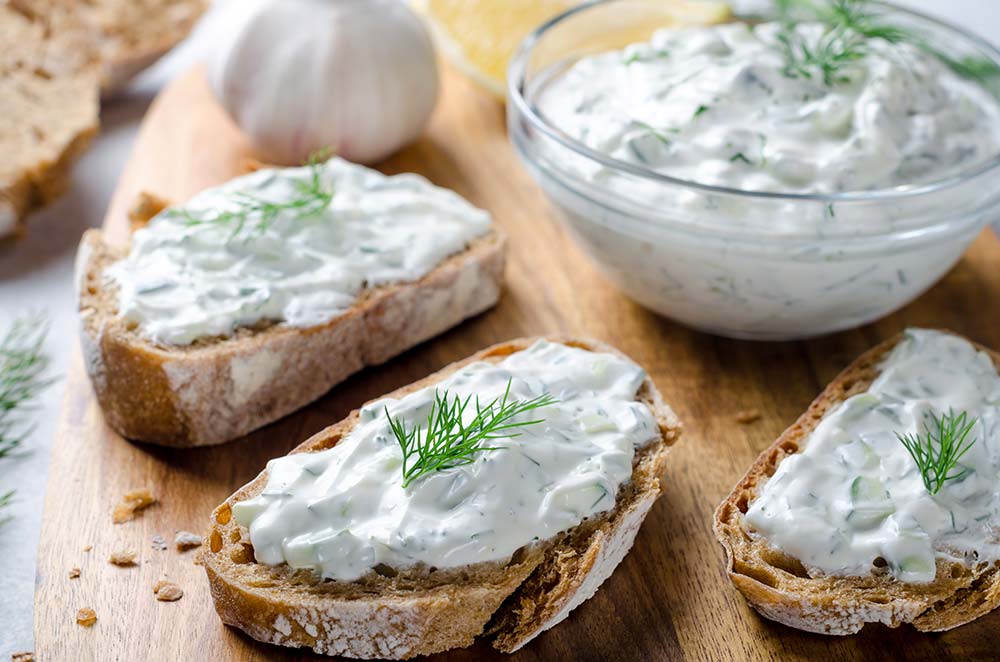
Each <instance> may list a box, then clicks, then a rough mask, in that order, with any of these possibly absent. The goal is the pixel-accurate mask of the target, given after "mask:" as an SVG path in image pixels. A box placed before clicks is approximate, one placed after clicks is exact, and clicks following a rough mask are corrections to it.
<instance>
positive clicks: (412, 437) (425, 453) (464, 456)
mask: <svg viewBox="0 0 1000 662" xmlns="http://www.w3.org/2000/svg"><path fill="white" fill-rule="evenodd" d="M510 386H511V380H507V388H506V390H505V391H504V394H503V396H502V397H499V398H494V399H493V400H492V401H491V402H490V403H489V404H487V405H482V404H480V402H479V397H478V396H477V397H476V399H475V407H476V415H475V417H473V418H472V420H471V421H469V422H468V423H464V422H463V419H464V415H465V412H466V410H467V409H468V407H469V404H470V403H471V402H472V396H471V395H470V396H468V397H466V398H465V399H464V400H463V399H462V398H461V397H459V396H457V395H456V396H455V397H454V398H451V397H450V395H449V393H448V391H447V390H446V391H444V392H438V391H435V392H434V402H433V404H432V405H431V411H430V413H429V414H428V415H427V425H426V427H422V426H419V425H417V426H415V427H413V428H409V429H407V427H406V422H405V421H403V420H401V419H394V418H393V417H392V416H391V415H390V414H389V409H388V407H386V408H385V416H386V418H387V419H388V420H389V426H390V427H391V428H392V432H393V434H394V435H395V436H396V441H397V442H398V443H399V447H400V449H401V450H402V451H403V487H404V488H405V487H408V486H409V485H410V484H411V483H412V482H413V481H415V480H417V479H418V478H420V477H422V476H424V475H425V474H429V473H432V472H435V471H445V470H447V469H454V468H455V467H461V466H464V465H466V464H471V463H472V462H474V461H475V456H476V455H477V454H479V453H483V452H486V451H494V450H501V448H498V447H496V446H490V445H489V442H490V441H491V440H493V439H503V438H510V437H516V436H518V433H517V432H516V430H517V429H519V428H523V427H526V426H528V425H536V424H538V423H541V422H543V420H544V419H536V420H530V421H520V422H514V419H515V418H516V417H517V416H519V415H521V414H524V413H526V412H529V411H532V410H535V409H539V408H541V407H548V406H549V405H553V404H555V403H556V402H558V401H557V400H555V399H554V398H552V396H550V395H549V394H548V393H545V394H542V395H540V396H538V397H537V398H532V399H531V400H524V401H518V400H511V399H510Z"/></svg>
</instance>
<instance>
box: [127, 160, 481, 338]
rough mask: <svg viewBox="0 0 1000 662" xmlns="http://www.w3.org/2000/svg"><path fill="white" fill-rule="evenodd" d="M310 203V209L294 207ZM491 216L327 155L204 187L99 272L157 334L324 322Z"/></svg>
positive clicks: (472, 234) (428, 262)
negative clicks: (296, 165) (312, 161)
mask: <svg viewBox="0 0 1000 662" xmlns="http://www.w3.org/2000/svg"><path fill="white" fill-rule="evenodd" d="M314 177H315V178H316V179H315V180H314V179H313V178H314ZM310 186H314V190H313V191H312V193H311V196H312V197H310V194H308V193H304V192H306V191H308V189H309V187H310ZM296 200H300V201H301V202H302V203H303V204H302V206H300V207H296V206H295V205H294V201H296ZM310 206H313V207H312V208H313V209H314V210H315V211H316V212H317V213H304V212H303V210H308V208H309V207H310ZM247 209H252V210H254V213H252V214H250V215H248V216H246V217H243V216H241V215H240V213H239V212H241V211H245V210H247ZM490 223H491V221H490V217H489V215H488V214H487V213H486V212H484V211H482V210H479V209H476V208H475V207H473V206H472V205H470V204H469V203H468V202H466V201H465V200H464V199H462V198H461V197H460V196H458V195H457V194H455V193H453V192H451V191H449V190H446V189H443V188H439V187H436V186H433V185H432V184H431V183H430V182H428V181H427V180H426V179H424V178H423V177H420V176H418V175H413V174H403V175H396V176H392V177H389V176H385V175H383V174H381V173H379V172H377V171H375V170H371V169H368V168H364V167H362V166H358V165H355V164H352V163H349V162H347V161H344V160H342V159H339V158H334V159H331V160H329V161H327V162H326V163H322V164H317V165H314V166H308V167H302V168H282V169H267V170H259V171H257V172H254V173H252V174H249V175H245V176H243V177H238V178H236V179H234V180H232V181H230V182H228V183H226V184H224V185H222V186H219V187H217V188H212V189H208V190H206V191H203V192H202V193H200V194H198V195H196V196H195V197H194V198H192V199H191V200H190V202H188V203H186V204H185V205H183V206H182V207H178V208H171V209H168V210H166V211H165V212H163V213H161V214H159V215H158V216H156V217H155V218H154V219H153V220H152V221H151V222H150V223H149V225H148V226H147V227H145V228H143V229H140V230H138V231H137V232H136V233H135V235H134V236H133V238H132V245H131V250H130V252H129V254H128V256H127V257H125V258H124V259H122V260H121V261H119V262H117V263H115V264H113V265H112V266H111V267H110V268H109V269H108V270H107V274H108V276H109V278H110V279H111V280H112V281H113V282H114V283H115V284H117V286H118V288H119V294H118V307H119V315H120V316H121V317H122V318H124V319H126V320H128V321H131V322H134V323H136V324H137V325H138V328H139V330H140V332H141V333H142V334H143V335H145V336H147V337H148V338H150V339H152V340H154V341H157V342H161V343H166V344H172V345H187V344H190V343H192V342H194V341H195V340H197V339H199V338H203V337H211V336H225V335H228V334H231V333H233V332H234V331H235V330H236V329H238V328H240V327H246V326H252V325H255V324H257V323H260V322H262V321H271V322H279V323H283V324H285V325H288V326H296V327H305V326H312V325H316V324H321V323H324V322H327V321H329V320H331V319H333V318H335V317H337V316H338V315H341V314H342V313H344V312H345V311H346V310H347V309H349V308H350V307H351V305H352V304H353V303H354V301H355V299H356V298H357V296H358V295H359V293H360V292H361V291H362V290H363V289H365V288H368V287H375V286H379V285H383V284H388V283H396V282H407V281H414V280H417V279H419V278H421V277H422V276H424V275H425V274H427V273H428V272H429V271H431V270H432V269H434V267H435V266H437V265H438V264H439V263H440V262H441V261H442V260H444V259H446V258H447V257H448V256H450V255H452V254H454V253H457V252H460V251H462V250H463V249H465V248H466V247H467V246H468V245H469V243H470V242H472V241H473V240H474V239H475V238H477V237H479V236H482V235H484V234H486V233H487V232H488V231H489V228H490Z"/></svg>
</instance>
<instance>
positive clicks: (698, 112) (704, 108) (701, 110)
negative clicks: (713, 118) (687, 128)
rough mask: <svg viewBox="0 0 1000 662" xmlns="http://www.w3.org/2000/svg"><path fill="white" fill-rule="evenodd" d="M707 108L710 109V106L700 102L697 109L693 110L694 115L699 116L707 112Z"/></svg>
mask: <svg viewBox="0 0 1000 662" xmlns="http://www.w3.org/2000/svg"><path fill="white" fill-rule="evenodd" d="M709 110H711V107H710V106H706V105H705V104H701V105H700V106H698V109H697V110H695V111H694V117H700V116H701V115H704V114H705V113H707V112H708V111H709Z"/></svg>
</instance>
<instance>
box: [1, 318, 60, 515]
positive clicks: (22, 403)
mask: <svg viewBox="0 0 1000 662" xmlns="http://www.w3.org/2000/svg"><path fill="white" fill-rule="evenodd" d="M48 328H49V325H48V322H47V321H46V319H45V317H44V316H42V315H40V314H35V315H27V316H24V317H20V318H17V319H15V320H14V321H13V322H12V323H11V325H10V327H9V328H8V329H7V332H6V333H5V334H4V335H3V337H2V339H0V459H2V458H5V457H9V456H10V455H12V454H13V453H14V452H15V451H17V449H18V448H20V447H21V444H22V443H24V440H25V439H26V438H27V437H28V435H29V434H31V431H32V430H33V427H32V426H31V425H29V424H27V423H26V422H25V420H24V413H25V411H26V410H28V409H30V407H31V405H32V401H33V400H34V399H35V398H36V397H38V395H39V394H40V393H41V392H42V390H43V389H44V388H45V387H46V386H48V385H49V384H50V383H51V380H50V379H48V378H46V377H45V370H46V369H47V368H48V365H49V360H48V357H47V356H46V355H45V353H44V351H43V347H42V346H43V344H44V342H45V336H46V334H47V333H48ZM13 497H14V490H10V491H8V492H5V493H3V494H0V509H4V508H6V507H7V506H9V505H10V503H11V500H12V499H13Z"/></svg>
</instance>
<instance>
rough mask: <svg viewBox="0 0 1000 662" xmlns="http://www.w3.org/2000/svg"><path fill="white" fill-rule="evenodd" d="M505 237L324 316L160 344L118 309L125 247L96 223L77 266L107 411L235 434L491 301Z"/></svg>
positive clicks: (190, 440) (214, 440)
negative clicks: (114, 268) (110, 270)
mask: <svg viewBox="0 0 1000 662" xmlns="http://www.w3.org/2000/svg"><path fill="white" fill-rule="evenodd" d="M157 206H158V205H153V206H148V205H147V207H148V208H149V211H153V210H155V209H156V208H157ZM140 207H141V205H140ZM138 208H139V207H137V209H138ZM133 220H135V219H133ZM505 247H506V240H505V238H504V236H503V235H502V234H501V232H500V231H499V230H497V229H496V228H495V227H494V228H493V229H491V231H490V232H489V233H488V234H486V235H484V236H483V237H480V238H478V239H476V240H474V241H473V242H472V243H471V244H470V245H469V246H468V247H467V248H466V250H464V251H462V252H460V253H457V254H455V255H452V256H451V257H449V258H447V259H446V260H444V261H443V262H441V263H440V264H438V265H437V266H436V267H435V268H434V269H433V270H431V271H430V272H429V273H428V274H426V275H425V276H424V277H422V278H421V279H420V280H417V281H414V282H409V283H397V284H390V285H385V286H379V287H373V288H367V289H365V290H363V291H362V292H361V293H360V295H359V296H358V298H357V300H356V301H355V302H354V305H353V306H352V307H351V309H350V310H348V311H347V312H346V313H344V314H343V315H340V316H338V317H336V318H334V319H332V320H330V321H328V322H325V323H323V324H320V325H317V326H312V327H308V328H293V327H287V326H282V325H277V324H273V323H268V322H261V323H259V324H257V325H256V326H254V327H252V328H243V329H239V330H238V331H237V332H236V333H235V334H233V335H232V336H226V337H217V338H205V339H201V340H198V341H196V342H194V343H193V344H191V345H186V346H163V345H158V344H156V343H154V342H152V341H150V340H148V339H147V338H145V337H144V336H142V335H141V333H140V332H139V330H138V329H137V328H136V327H135V325H134V324H132V323H130V322H127V321H125V320H123V319H121V318H120V317H119V316H118V287H117V286H116V285H115V284H114V283H113V282H109V281H108V280H107V279H106V278H105V275H104V270H105V269H106V268H107V267H108V266H110V265H111V264H112V263H114V262H115V261H117V260H119V259H121V258H123V257H124V256H125V255H126V254H127V252H128V249H127V248H125V247H121V246H112V245H110V244H108V243H107V242H106V241H105V240H104V235H103V234H102V233H101V231H99V230H88V231H87V232H86V233H85V234H84V236H83V240H82V242H81V244H80V251H79V254H78V256H77V267H76V269H77V291H78V295H79V308H80V318H81V337H82V345H83V355H84V361H85V365H86V369H87V373H88V374H89V375H90V379H91V382H92V383H93V385H94V390H95V391H96V393H97V399H98V401H99V402H100V404H101V408H102V409H103V410H104V417H105V420H106V421H107V422H108V424H109V425H110V426H111V427H112V428H114V429H115V430H116V431H118V433H120V434H121V435H122V436H124V437H127V438H129V439H137V440H140V441H148V442H152V443H156V444H163V445H166V446H206V445H211V444H220V443H223V442H226V441H230V440H232V439H235V438H237V437H240V436H242V435H245V434H247V433H248V432H250V431H252V430H256V429H257V428H259V427H261V426H263V425H266V424H268V423H271V422H273V421H276V420H278V419H279V418H281V417H283V416H285V415H287V414H290V413H291V412H293V411H295V410H296V409H299V408H301V407H303V406H305V405H306V404H308V403H310V402H312V401H313V400H315V399H316V398H318V397H320V396H321V395H323V394H324V393H326V392H327V391H329V390H330V389H331V388H332V387H333V386H334V385H336V384H338V383H340V382H342V381H343V380H344V379H346V378H347V377H349V376H350V375H352V374H354V373H355V372H358V371H359V370H361V369H362V368H364V367H365V366H370V365H378V364H380V363H384V362H385V361H388V360H389V359H391V358H393V357H394V356H397V355H398V354H401V353H402V352H404V351H405V350H407V349H410V348H411V347H414V346H415V345H418V344H419V343H421V342H423V341H425V340H428V339H430V338H432V337H434V336H436V335H438V334H440V333H442V332H444V331H445V330H447V329H449V328H451V327H453V326H455V325H456V324H458V323H459V322H461V321H462V320H465V319H467V318H469V317H472V316H474V315H477V314H479V313H481V312H483V311H485V310H487V309H489V308H491V307H492V306H494V305H495V304H496V302H497V301H498V299H499V298H500V286H501V283H502V281H503V269H504V262H505V254H506V248H505Z"/></svg>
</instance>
